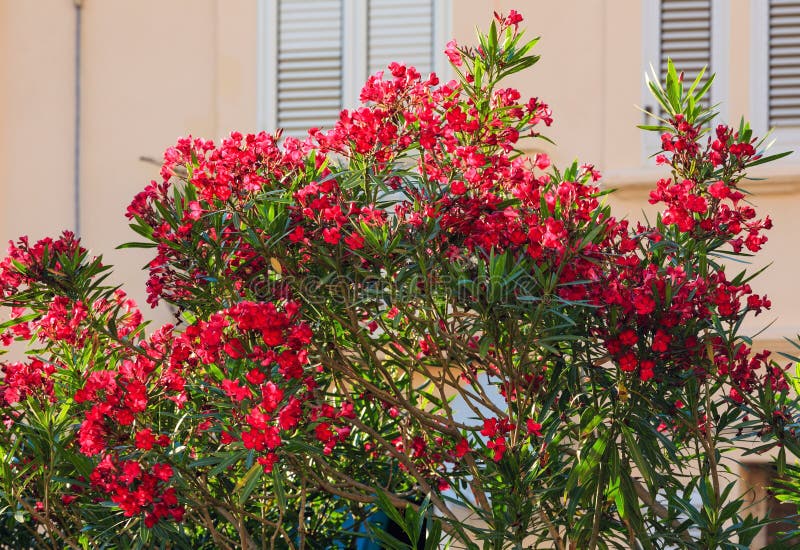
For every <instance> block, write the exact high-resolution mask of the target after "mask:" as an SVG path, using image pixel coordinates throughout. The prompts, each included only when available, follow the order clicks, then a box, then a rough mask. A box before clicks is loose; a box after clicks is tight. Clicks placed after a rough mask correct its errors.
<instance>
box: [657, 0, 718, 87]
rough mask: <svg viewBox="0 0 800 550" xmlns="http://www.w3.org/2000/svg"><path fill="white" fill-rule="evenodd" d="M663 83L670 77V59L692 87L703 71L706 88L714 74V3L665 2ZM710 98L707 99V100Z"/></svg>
mask: <svg viewBox="0 0 800 550" xmlns="http://www.w3.org/2000/svg"><path fill="white" fill-rule="evenodd" d="M660 31H661V33H660V35H661V44H660V47H661V59H660V62H661V67H660V71H659V72H660V74H661V78H662V81H663V79H664V77H665V76H666V74H667V59H672V62H673V63H674V64H675V69H677V70H678V71H679V72H680V71H683V73H684V77H683V81H684V82H685V83H692V82H694V79H695V78H697V75H698V74H700V71H701V70H702V69H703V67H707V68H706V73H705V75H704V77H703V80H702V82H701V85H702V84H705V82H706V81H707V80H708V78H709V76H710V75H711V73H712V72H713V67H712V66H711V0H662V1H661V28H660ZM707 98H708V95H706V99H707Z"/></svg>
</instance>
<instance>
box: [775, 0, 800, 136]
mask: <svg viewBox="0 0 800 550" xmlns="http://www.w3.org/2000/svg"><path fill="white" fill-rule="evenodd" d="M769 126H770V127H776V128H785V127H790V126H800V2H798V1H794V2H791V1H787V0H770V2H769Z"/></svg>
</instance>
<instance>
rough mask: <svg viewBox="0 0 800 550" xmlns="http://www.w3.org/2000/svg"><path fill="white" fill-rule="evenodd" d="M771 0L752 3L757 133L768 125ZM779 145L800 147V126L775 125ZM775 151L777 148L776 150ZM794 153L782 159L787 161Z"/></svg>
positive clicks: (753, 100)
mask: <svg viewBox="0 0 800 550" xmlns="http://www.w3.org/2000/svg"><path fill="white" fill-rule="evenodd" d="M769 5H770V2H769V0H763V1H759V2H750V102H749V103H750V105H749V107H750V126H751V127H752V128H753V133H754V134H755V135H758V136H764V135H766V133H767V131H768V130H769V129H770V128H769V7H770V6H769ZM770 138H771V139H770V141H771V140H772V139H774V140H775V141H776V143H777V144H779V145H780V151H788V150H797V149H798V148H800V126H792V127H784V128H774V129H773V131H772V134H770ZM773 152H774V151H773ZM792 157H795V155H790V156H788V157H786V158H785V159H781V160H779V161H777V162H778V164H783V163H785V162H794V163H795V164H796V163H797V160H796V159H795V160H791V159H792Z"/></svg>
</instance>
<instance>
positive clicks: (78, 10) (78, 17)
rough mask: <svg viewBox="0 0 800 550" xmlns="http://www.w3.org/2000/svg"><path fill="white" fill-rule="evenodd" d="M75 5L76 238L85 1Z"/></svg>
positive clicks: (77, 232) (77, 0)
mask: <svg viewBox="0 0 800 550" xmlns="http://www.w3.org/2000/svg"><path fill="white" fill-rule="evenodd" d="M73 2H74V3H75V136H74V138H75V150H74V160H73V163H74V177H73V182H72V192H73V200H74V202H75V220H74V223H73V225H74V227H75V236H77V237H80V236H81V34H82V33H81V23H82V19H83V17H82V15H83V0H73Z"/></svg>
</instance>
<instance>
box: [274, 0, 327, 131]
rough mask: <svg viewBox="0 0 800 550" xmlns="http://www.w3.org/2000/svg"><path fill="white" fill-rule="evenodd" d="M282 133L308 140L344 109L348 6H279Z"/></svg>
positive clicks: (311, 0) (316, 2) (320, 0)
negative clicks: (309, 132) (315, 129)
mask: <svg viewBox="0 0 800 550" xmlns="http://www.w3.org/2000/svg"><path fill="white" fill-rule="evenodd" d="M278 10H279V11H278V65H277V68H278V79H277V85H278V91H277V92H278V93H277V100H278V101H277V108H278V113H277V114H278V117H277V119H278V120H277V122H278V127H279V128H283V129H284V131H285V134H286V135H289V136H296V137H302V136H304V135H305V134H306V132H307V130H308V129H309V128H311V127H312V126H313V127H324V128H331V127H332V126H333V125H334V123H335V122H336V121H337V120H338V119H339V111H340V110H341V109H342V39H343V33H342V0H304V1H297V0H279V6H278Z"/></svg>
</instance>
